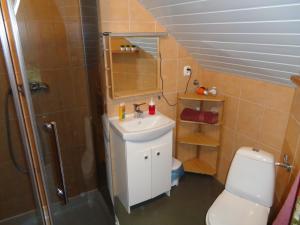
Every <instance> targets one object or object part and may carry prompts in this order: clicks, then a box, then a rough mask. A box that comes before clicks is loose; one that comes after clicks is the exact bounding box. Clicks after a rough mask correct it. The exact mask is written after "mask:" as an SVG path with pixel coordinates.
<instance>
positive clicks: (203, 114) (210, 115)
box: [180, 108, 219, 124]
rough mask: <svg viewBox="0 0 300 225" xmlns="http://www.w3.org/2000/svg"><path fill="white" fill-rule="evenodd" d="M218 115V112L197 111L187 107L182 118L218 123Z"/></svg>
mask: <svg viewBox="0 0 300 225" xmlns="http://www.w3.org/2000/svg"><path fill="white" fill-rule="evenodd" d="M218 115H219V114H218V113H217V112H209V111H197V110H194V109H190V108H185V109H184V110H183V111H182V113H181V115H180V118H181V119H182V120H187V121H194V122H203V123H209V124H215V123H218V117H219V116H218Z"/></svg>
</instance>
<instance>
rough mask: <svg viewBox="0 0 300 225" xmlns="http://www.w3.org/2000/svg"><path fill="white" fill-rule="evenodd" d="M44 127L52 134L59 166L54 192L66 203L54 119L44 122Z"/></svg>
mask: <svg viewBox="0 0 300 225" xmlns="http://www.w3.org/2000/svg"><path fill="white" fill-rule="evenodd" d="M44 127H45V128H46V130H47V131H49V132H51V133H52V135H53V136H54V142H55V147H56V151H55V158H56V159H57V161H58V168H59V170H58V179H59V183H58V185H57V188H56V194H57V196H58V197H60V198H61V199H63V201H64V204H67V203H68V194H67V186H66V181H65V173H64V167H63V161H62V156H61V148H60V143H59V136H58V131H57V125H56V122H55V121H51V122H46V123H44Z"/></svg>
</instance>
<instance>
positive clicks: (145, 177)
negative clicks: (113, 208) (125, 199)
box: [127, 148, 151, 205]
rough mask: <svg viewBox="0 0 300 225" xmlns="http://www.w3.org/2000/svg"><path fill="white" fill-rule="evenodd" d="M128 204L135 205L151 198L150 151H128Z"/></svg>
mask: <svg viewBox="0 0 300 225" xmlns="http://www.w3.org/2000/svg"><path fill="white" fill-rule="evenodd" d="M127 159H128V162H127V165H128V187H129V190H128V191H129V193H128V194H129V204H130V205H135V204H137V203H140V202H143V201H145V200H148V199H150V198H151V149H150V148H148V149H142V148H141V149H130V150H129V151H128V157H127Z"/></svg>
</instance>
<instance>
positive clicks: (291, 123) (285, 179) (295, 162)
mask: <svg viewBox="0 0 300 225" xmlns="http://www.w3.org/2000/svg"><path fill="white" fill-rule="evenodd" d="M284 154H287V155H288V156H289V162H290V163H291V164H292V166H293V167H294V168H293V170H292V173H289V172H287V171H286V170H284V169H282V168H279V169H278V177H280V179H277V182H276V184H277V185H276V187H277V193H276V194H277V195H276V197H277V200H278V201H279V203H283V201H284V200H285V197H286V195H287V193H288V191H289V189H290V187H291V185H292V184H293V182H294V179H295V177H296V175H297V173H298V172H299V169H300V88H299V87H298V88H297V89H296V91H295V95H294V98H293V103H292V108H291V113H290V115H289V118H288V126H287V130H286V134H285V138H284V143H283V151H282V153H281V158H283V155H284Z"/></svg>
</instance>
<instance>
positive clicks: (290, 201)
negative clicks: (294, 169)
mask: <svg viewBox="0 0 300 225" xmlns="http://www.w3.org/2000/svg"><path fill="white" fill-rule="evenodd" d="M299 184H300V172H299V173H298V175H297V177H296V179H295V181H294V184H293V186H292V188H291V190H290V192H289V194H288V197H287V199H286V200H285V202H284V204H283V206H282V208H281V209H280V211H279V213H278V215H277V217H276V219H275V220H274V222H273V224H272V225H299V222H300V221H299V214H297V210H299V208H298V209H297V206H298V207H299V205H298V204H299V202H298V201H300V200H299V198H298V193H299ZM293 211H295V213H294V215H295V218H294V219H292V220H291V217H292V214H293ZM298 213H299V211H298ZM294 215H293V216H294ZM290 221H291V223H290ZM297 221H298V223H297Z"/></svg>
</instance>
